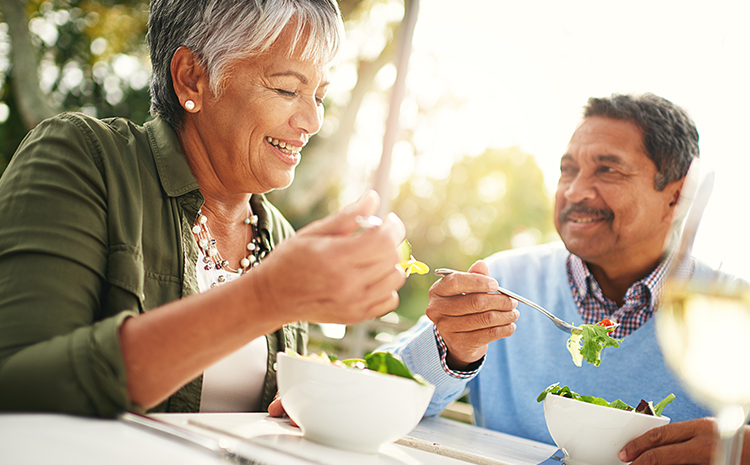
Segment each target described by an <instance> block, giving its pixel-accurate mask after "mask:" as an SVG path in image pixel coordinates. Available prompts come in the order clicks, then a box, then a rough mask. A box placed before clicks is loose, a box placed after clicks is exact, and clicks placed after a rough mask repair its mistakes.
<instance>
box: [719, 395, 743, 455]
mask: <svg viewBox="0 0 750 465" xmlns="http://www.w3.org/2000/svg"><path fill="white" fill-rule="evenodd" d="M745 421H746V416H745V411H744V409H743V408H742V407H740V406H730V407H726V408H724V409H723V410H721V412H719V416H718V424H719V443H718V444H717V445H716V450H715V451H714V457H713V460H712V461H711V464H712V465H741V463H740V461H741V460H742V443H743V442H744V439H745V429H744V428H743V425H744V423H745Z"/></svg>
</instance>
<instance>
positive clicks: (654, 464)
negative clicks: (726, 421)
mask: <svg viewBox="0 0 750 465" xmlns="http://www.w3.org/2000/svg"><path fill="white" fill-rule="evenodd" d="M718 440H719V439H718V434H717V428H716V420H715V419H713V418H701V419H698V420H689V421H681V422H677V423H671V424H668V425H664V426H660V427H658V428H654V429H652V430H649V431H647V432H646V433H644V434H643V435H641V436H639V437H637V438H635V439H633V440H632V441H631V442H630V443H629V444H628V445H627V446H625V447H624V448H623V449H622V451H621V452H620V454H619V456H618V458H619V459H620V460H622V461H623V462H631V461H632V462H633V463H632V465H666V464H699V465H703V464H706V465H708V464H710V463H711V455H712V454H713V452H714V449H715V448H716V444H717V443H718ZM742 464H743V465H750V427H747V426H745V439H744V446H743V448H742Z"/></svg>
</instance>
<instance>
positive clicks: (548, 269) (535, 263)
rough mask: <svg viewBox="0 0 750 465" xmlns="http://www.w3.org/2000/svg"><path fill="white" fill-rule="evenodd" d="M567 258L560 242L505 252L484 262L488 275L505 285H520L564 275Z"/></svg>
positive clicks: (565, 250) (567, 253) (566, 252)
mask: <svg viewBox="0 0 750 465" xmlns="http://www.w3.org/2000/svg"><path fill="white" fill-rule="evenodd" d="M568 255H569V252H568V251H567V249H565V246H564V245H563V243H562V242H552V243H548V244H542V245H537V246H532V247H523V248H518V249H511V250H505V251H502V252H498V253H495V254H494V255H491V256H490V257H488V258H487V259H486V260H485V261H486V262H487V265H488V266H489V270H490V276H492V277H494V278H495V279H497V280H498V281H500V282H501V283H505V284H506V285H510V284H511V283H513V284H514V285H517V284H516V283H520V282H530V281H533V282H540V281H546V280H547V279H554V280H556V279H555V278H559V277H561V276H562V274H564V273H565V270H566V268H565V261H566V259H567V257H568Z"/></svg>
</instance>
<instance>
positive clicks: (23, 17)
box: [0, 0, 750, 356]
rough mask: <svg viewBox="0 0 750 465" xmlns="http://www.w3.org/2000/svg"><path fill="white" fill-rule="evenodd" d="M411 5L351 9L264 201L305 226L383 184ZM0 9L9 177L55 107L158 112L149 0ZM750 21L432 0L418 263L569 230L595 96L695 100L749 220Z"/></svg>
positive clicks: (334, 343)
mask: <svg viewBox="0 0 750 465" xmlns="http://www.w3.org/2000/svg"><path fill="white" fill-rule="evenodd" d="M404 1H407V5H405V4H404ZM406 6H408V0H341V1H340V8H341V10H342V14H343V16H344V19H345V22H346V29H347V43H346V46H345V49H344V51H343V54H342V57H341V59H340V62H339V63H338V64H337V65H336V66H335V68H334V69H333V71H332V76H331V77H332V86H331V90H330V92H329V94H328V97H327V98H326V102H325V103H326V120H325V124H324V127H323V129H322V130H321V132H320V134H319V135H318V136H316V137H315V138H313V139H312V141H311V143H310V144H309V145H308V146H307V147H306V148H305V150H304V152H303V156H302V163H301V164H300V166H299V167H298V169H297V177H296V180H295V181H294V183H293V184H292V186H291V187H289V188H288V189H285V190H282V191H277V192H273V193H271V194H269V197H270V198H271V200H272V201H273V202H274V203H275V204H276V205H277V206H278V207H279V208H280V209H281V211H282V212H283V213H284V214H285V215H286V216H287V218H288V219H289V220H290V221H291V222H292V224H293V225H294V226H295V227H301V226H303V225H305V224H307V223H309V222H310V221H312V220H315V219H318V218H321V217H323V216H325V215H326V214H328V213H330V212H332V211H334V210H336V209H338V208H339V207H340V206H342V205H344V204H346V203H349V202H352V201H354V200H355V199H356V198H358V197H359V196H360V195H362V194H363V193H364V192H365V190H366V189H368V188H370V187H371V186H372V183H373V175H374V173H375V171H376V169H377V167H378V164H379V160H380V157H381V153H382V152H383V134H384V131H385V123H386V118H387V115H388V106H389V102H390V90H391V88H392V86H393V83H394V81H395V79H396V74H397V73H396V66H395V64H394V63H395V56H396V52H397V49H398V47H399V45H400V44H399V40H398V39H399V37H400V30H401V28H402V20H403V17H404V11H405V7H406ZM0 12H1V13H2V23H0V85H1V86H2V88H1V90H0V170H2V169H4V167H5V166H6V165H7V163H8V161H9V160H10V158H11V157H12V155H13V152H14V150H15V148H16V146H17V145H18V143H19V142H20V141H21V139H22V138H23V137H24V135H25V134H26V133H27V132H28V130H29V129H31V128H32V127H34V126H35V125H36V124H37V123H38V122H39V121H41V120H42V119H44V118H47V117H49V116H52V115H54V114H56V113H58V112H61V111H66V110H76V111H83V112H86V113H89V114H92V115H95V116H98V117H108V116H124V117H127V118H129V119H131V120H133V121H135V122H136V123H139V124H140V123H143V122H145V121H147V120H148V119H149V118H150V115H149V114H148V107H149V93H148V80H149V73H150V66H149V61H148V50H147V46H146V42H145V32H146V21H147V17H148V2H147V1H109V0H85V1H79V0H67V1H66V0H55V1H37V0H27V1H24V0H0ZM748 21H750V2H747V1H745V0H714V1H712V2H710V3H709V2H703V1H690V0H684V1H681V0H633V1H630V2H627V4H620V3H616V4H615V3H610V2H600V1H593V0H591V1H586V0H570V1H567V2H557V1H553V0H539V1H528V2H498V1H496V0H468V1H465V2H456V1H449V0H427V1H422V2H420V8H419V15H418V20H417V22H416V29H415V32H414V37H413V41H412V53H411V60H410V63H409V74H408V76H407V77H406V88H405V96H404V100H403V102H402V104H401V106H400V126H401V127H400V131H399V133H398V134H397V139H396V143H395V145H394V148H393V158H392V160H393V162H392V168H391V171H390V185H389V189H388V200H389V202H390V209H391V210H393V211H395V212H396V213H397V214H398V215H399V216H400V217H401V218H402V220H403V221H404V223H405V224H406V227H407V237H408V239H409V241H410V242H411V244H412V246H413V253H414V255H415V257H416V258H417V259H419V260H421V261H423V262H426V263H427V264H428V265H430V267H431V268H433V269H434V268H438V267H452V268H457V269H466V268H468V267H469V266H470V265H471V264H472V263H473V262H474V261H475V260H477V259H479V258H483V257H486V256H487V255H489V254H491V253H492V252H495V251H500V250H504V249H508V248H511V247H520V246H526V245H532V244H537V243H543V242H549V241H553V240H558V237H557V235H556V233H555V232H554V228H553V225H552V217H551V212H552V199H551V195H552V193H553V192H554V188H555V184H556V180H557V172H558V168H559V158H560V156H561V155H562V154H563V152H564V150H565V147H566V144H567V141H568V138H569V137H570V135H571V134H572V132H573V130H574V129H575V126H576V124H577V122H578V120H579V118H580V114H581V108H582V106H583V105H584V104H585V103H586V99H587V98H588V97H590V96H604V95H609V94H611V93H615V92H647V91H648V92H653V93H656V94H658V95H661V96H663V97H666V98H668V99H670V100H672V101H673V102H675V103H677V104H678V105H681V106H683V107H684V108H685V109H687V110H688V112H689V113H690V114H691V115H692V116H693V118H694V119H695V121H696V123H697V126H698V130H699V132H700V133H701V149H702V154H703V157H704V163H707V164H709V165H712V166H716V169H717V172H719V173H720V174H721V175H720V176H718V177H717V183H720V184H722V185H724V186H726V187H727V189H726V192H724V193H721V192H717V194H716V196H715V197H718V198H715V200H714V201H717V202H724V203H725V204H726V205H727V206H728V208H727V214H729V215H736V216H741V215H737V209H738V206H737V205H736V204H732V190H731V189H732V187H733V186H739V185H742V184H743V183H744V184H747V181H746V177H747V173H748V168H750V153H749V152H750V151H749V150H748V144H747V140H746V139H747V136H746V134H747V133H748V128H749V127H750V112H749V111H748V109H749V108H750V92H749V91H748V83H750V28H748V27H747V24H748ZM741 211H742V210H740V212H741ZM746 231H747V229H746V227H745V228H743V229H742V230H741V231H738V232H739V233H744V234H746ZM726 233H727V232H726V231H724V232H720V234H726ZM435 279H436V278H435V277H434V276H433V275H432V274H429V275H425V276H412V277H410V278H409V279H408V280H407V284H406V285H405V286H404V288H403V289H402V290H401V292H400V295H401V305H400V307H399V309H398V310H397V311H396V312H394V313H393V314H389V315H387V316H386V317H385V318H384V320H378V321H375V322H368V323H366V324H362V325H358V326H355V327H350V328H346V329H344V328H342V327H322V328H320V327H317V326H316V327H314V328H312V329H313V335H312V336H313V344H312V347H311V349H312V350H317V349H325V350H328V351H330V352H332V353H336V354H339V355H340V356H361V355H363V354H364V353H365V352H367V351H369V350H372V348H374V347H375V346H377V345H378V344H380V343H382V342H388V340H389V339H390V338H392V336H393V334H395V333H396V332H398V331H399V330H401V329H403V328H406V327H408V326H409V325H410V324H411V323H412V322H414V321H415V320H416V319H417V318H418V317H419V316H421V315H422V314H423V313H424V308H425V305H426V302H427V290H428V289H429V287H430V285H431V284H432V283H433V282H434V281H435Z"/></svg>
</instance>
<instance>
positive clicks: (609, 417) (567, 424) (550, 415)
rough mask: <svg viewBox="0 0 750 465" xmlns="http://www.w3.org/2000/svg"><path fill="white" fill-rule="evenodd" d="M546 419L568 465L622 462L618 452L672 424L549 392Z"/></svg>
mask: <svg viewBox="0 0 750 465" xmlns="http://www.w3.org/2000/svg"><path fill="white" fill-rule="evenodd" d="M544 418H545V419H546V420H547V429H549V434H550V435H551V436H552V439H553V440H554V441H555V444H557V447H559V448H560V449H561V450H562V451H563V453H564V454H565V464H566V465H622V463H623V462H621V461H620V460H619V459H618V458H617V454H618V453H619V452H620V450H622V448H623V447H625V445H626V444H627V443H629V442H630V441H632V440H633V439H635V438H637V437H638V436H640V435H641V434H643V433H645V432H646V431H648V430H650V429H651V428H655V427H657V426H661V425H666V424H667V423H669V418H668V417H665V416H663V415H662V416H660V417H656V416H652V415H645V414H643V413H638V412H628V411H626V410H620V409H616V408H612V407H604V406H601V405H595V404H590V403H588V402H581V401H579V400H575V399H570V398H568V397H561V396H557V395H553V394H548V395H547V397H545V398H544Z"/></svg>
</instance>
